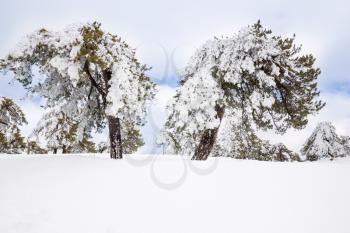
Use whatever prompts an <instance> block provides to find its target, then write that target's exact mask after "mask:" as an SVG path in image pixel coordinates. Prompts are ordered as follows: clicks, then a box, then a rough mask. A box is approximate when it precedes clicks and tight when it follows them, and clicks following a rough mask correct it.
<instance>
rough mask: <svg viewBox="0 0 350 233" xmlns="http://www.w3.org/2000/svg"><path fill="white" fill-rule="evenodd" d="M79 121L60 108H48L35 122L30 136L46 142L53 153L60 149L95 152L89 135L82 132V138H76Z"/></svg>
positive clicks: (73, 151)
mask: <svg viewBox="0 0 350 233" xmlns="http://www.w3.org/2000/svg"><path fill="white" fill-rule="evenodd" d="M78 125H79V122H77V121H74V120H73V119H71V118H69V117H68V116H67V115H66V114H65V113H64V112H62V111H61V110H60V108H59V107H58V108H54V109H50V111H48V112H47V113H45V114H44V115H43V116H42V118H41V119H40V121H39V123H38V124H37V126H36V128H35V130H34V131H33V133H32V136H31V138H36V140H35V141H40V139H42V141H43V142H42V143H41V144H46V148H48V150H50V151H53V153H54V154H56V153H57V151H58V150H61V151H62V153H63V154H66V153H95V152H96V150H95V145H94V143H93V142H92V141H90V140H89V138H91V135H90V134H89V132H84V135H83V138H82V139H80V140H78V137H77V129H78Z"/></svg>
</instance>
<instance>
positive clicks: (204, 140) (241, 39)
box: [165, 22, 324, 160]
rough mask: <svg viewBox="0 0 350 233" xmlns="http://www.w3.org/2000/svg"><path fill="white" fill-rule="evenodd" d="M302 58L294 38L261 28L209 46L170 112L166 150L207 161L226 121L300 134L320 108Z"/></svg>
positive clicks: (314, 72) (308, 59) (310, 62)
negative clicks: (309, 117) (283, 36)
mask: <svg viewBox="0 0 350 233" xmlns="http://www.w3.org/2000/svg"><path fill="white" fill-rule="evenodd" d="M300 52H301V47H300V46H296V45H295V43H294V37H292V38H282V37H280V36H275V35H272V32H271V31H270V30H266V29H264V28H263V27H262V26H261V24H260V22H258V23H256V24H255V25H253V26H248V27H246V28H243V29H242V30H240V31H239V32H238V33H237V34H235V35H234V36H232V37H227V38H221V39H219V38H215V39H213V40H209V41H207V42H206V43H205V44H204V45H203V46H202V47H201V48H199V49H198V50H197V51H196V52H195V54H194V55H193V56H192V58H191V59H190V61H189V63H188V65H187V67H186V68H185V70H184V71H183V73H182V75H181V76H182V80H181V82H180V86H179V88H178V90H177V92H176V94H175V96H174V98H173V101H172V103H171V104H169V106H168V118H167V122H166V125H165V130H166V132H167V133H168V135H169V136H168V137H167V138H169V139H170V140H169V144H170V145H171V146H172V147H173V148H175V150H176V151H177V152H180V153H185V154H194V156H193V159H200V160H203V159H206V158H207V157H208V156H209V154H210V153H211V152H212V148H213V147H214V145H215V143H216V141H220V140H224V139H225V137H226V136H225V135H221V136H220V137H218V132H219V128H220V125H221V122H222V121H223V120H224V119H225V118H227V117H230V116H233V117H230V118H231V119H232V118H234V119H236V121H237V122H238V123H239V124H240V125H241V127H242V128H257V129H275V131H276V132H277V133H284V132H285V131H286V130H287V129H288V128H290V127H293V128H296V129H301V128H303V127H304V126H305V125H306V124H307V117H308V116H309V115H310V114H313V113H316V112H318V111H319V110H320V109H321V108H322V107H323V106H324V104H323V103H322V102H321V101H317V100H316V97H317V96H318V95H319V92H318V90H317V84H316V79H317V77H318V75H319V74H320V70H319V69H318V68H315V67H314V62H315V58H314V57H313V56H312V55H301V54H300ZM232 130H234V129H232Z"/></svg>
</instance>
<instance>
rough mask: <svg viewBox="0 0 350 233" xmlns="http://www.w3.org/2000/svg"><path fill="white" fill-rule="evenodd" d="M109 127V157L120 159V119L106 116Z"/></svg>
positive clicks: (121, 156)
mask: <svg viewBox="0 0 350 233" xmlns="http://www.w3.org/2000/svg"><path fill="white" fill-rule="evenodd" d="M107 119H108V128H109V142H110V147H111V148H110V156H111V159H121V158H123V154H122V137H121V134H120V120H119V118H116V117H113V116H107Z"/></svg>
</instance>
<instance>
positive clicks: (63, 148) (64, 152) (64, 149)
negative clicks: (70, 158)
mask: <svg viewBox="0 0 350 233" xmlns="http://www.w3.org/2000/svg"><path fill="white" fill-rule="evenodd" d="M62 154H67V146H66V145H63V146H62Z"/></svg>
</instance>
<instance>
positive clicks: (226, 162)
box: [0, 155, 350, 233]
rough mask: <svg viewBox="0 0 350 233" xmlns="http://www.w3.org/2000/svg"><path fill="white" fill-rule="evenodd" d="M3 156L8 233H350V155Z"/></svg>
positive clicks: (4, 230) (2, 202)
mask: <svg viewBox="0 0 350 233" xmlns="http://www.w3.org/2000/svg"><path fill="white" fill-rule="evenodd" d="M107 157H108V155H96V156H93V155H65V156H62V155H49V156H48V155H43V156H33V155H30V156H29V155H1V156H0V232H1V233H22V232H23V233H56V232H57V233H96V232H98V233H117V232H121V233H136V232H140V233H141V232H142V233H148V232H150V233H151V232H152V233H164V232H167V233H181V232H184V233H185V232H189V233H195V232H198V233H206V232H208V233H212V232H216V233H220V232H223V233H227V232H239V233H246V232H247V233H248V232H249V233H253V232H268V233H296V232H298V233H303V232H305V233H310V232H317V233H323V232H325V233H329V232H337V233H348V232H350V221H349V218H350V182H349V178H350V158H349V157H348V158H339V159H335V160H333V161H330V160H328V159H325V160H321V161H316V162H303V163H298V162H293V163H281V162H260V161H247V160H235V159H231V158H210V159H209V160H207V161H191V160H189V158H188V157H182V156H171V155H166V156H161V155H158V156H157V155H153V156H151V155H132V156H126V157H125V158H124V159H123V160H111V159H109V158H107Z"/></svg>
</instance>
